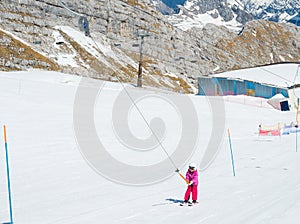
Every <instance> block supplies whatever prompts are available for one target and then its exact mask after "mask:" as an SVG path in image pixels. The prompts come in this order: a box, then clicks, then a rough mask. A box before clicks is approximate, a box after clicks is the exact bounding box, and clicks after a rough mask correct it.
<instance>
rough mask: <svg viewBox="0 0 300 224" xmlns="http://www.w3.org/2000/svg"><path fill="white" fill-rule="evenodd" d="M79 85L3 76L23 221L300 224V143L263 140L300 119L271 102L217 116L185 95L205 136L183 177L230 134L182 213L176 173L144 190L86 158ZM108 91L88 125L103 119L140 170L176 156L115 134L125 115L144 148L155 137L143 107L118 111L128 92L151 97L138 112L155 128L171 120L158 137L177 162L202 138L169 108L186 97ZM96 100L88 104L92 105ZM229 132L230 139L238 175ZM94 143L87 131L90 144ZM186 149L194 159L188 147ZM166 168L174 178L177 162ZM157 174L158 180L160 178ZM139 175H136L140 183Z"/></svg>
mask: <svg viewBox="0 0 300 224" xmlns="http://www.w3.org/2000/svg"><path fill="white" fill-rule="evenodd" d="M277 69H278V70H277V72H280V71H279V68H278V67H277ZM285 69H288V68H285ZM290 72H291V73H293V71H290ZM262 76H263V77H264V79H265V80H264V82H267V81H268V80H272V79H273V76H270V74H269V73H264V74H262ZM88 82H91V83H94V82H96V83H97V82H99V83H100V82H101V81H99V80H98V81H95V80H94V81H89V80H88ZM88 82H87V84H86V86H84V88H85V90H87V91H90V90H91V91H93V89H92V88H95V86H93V85H91V86H89V84H88ZM79 85H82V79H81V78H80V77H76V76H71V75H66V74H60V73H56V72H45V71H29V72H9V73H6V72H0V100H1V104H0V115H1V120H0V121H1V129H2V126H3V125H4V124H6V126H7V132H8V133H7V140H8V150H9V161H10V170H11V189H12V199H13V200H12V202H13V203H12V205H13V217H14V223H16V224H18V223H20V224H21V223H25V224H35V223H39V224H40V223H43V224H47V223H57V224H71V223H95V224H96V223H103V224H106V223H110V224H112V223H118V224H119V223H132V224H133V223H144V224H147V223H149V224H153V223H162V224H166V223H172V224H177V223H178V224H179V223H180V224H181V223H189V224H194V223H197V224H198V223H206V224H210V223H211V224H215V223H222V224H227V223H228V224H240V223H249V224H250V223H251V224H252V223H266V224H267V223H272V224H282V223H296V222H297V220H299V219H300V214H299V209H300V176H299V174H298V171H299V170H300V149H298V148H297V147H296V146H297V145H298V142H297V138H296V137H297V135H295V134H294V135H292V134H291V135H287V136H281V137H259V136H258V125H259V123H263V124H270V125H271V124H274V123H278V122H283V123H288V124H289V123H290V122H291V121H295V113H294V112H292V111H291V112H281V111H277V110H275V109H273V108H271V106H269V105H268V104H267V103H266V100H264V99H256V98H252V97H245V96H227V97H212V98H214V99H215V100H217V101H220V102H224V104H220V105H224V108H223V109H224V113H222V110H220V111H215V110H214V109H213V107H212V102H213V101H211V99H210V98H207V97H203V96H194V95H188V96H185V97H187V98H186V99H187V100H190V101H191V102H192V104H193V105H194V108H195V111H196V114H197V119H195V120H194V123H195V124H194V125H196V126H195V127H196V129H198V133H197V136H196V137H197V144H196V147H195V152H194V153H193V154H191V155H190V157H189V158H188V159H187V160H186V161H185V162H183V163H181V164H176V165H177V166H178V168H179V169H180V170H181V173H183V174H185V172H186V170H187V165H188V163H189V162H191V161H193V162H196V163H197V164H198V166H199V167H201V163H202V162H203V155H204V153H205V151H206V150H215V149H207V146H208V145H209V140H210V139H214V137H215V133H212V131H220V130H218V128H219V129H221V133H222V138H221V139H220V142H219V143H220V145H219V146H220V147H219V151H218V154H217V156H216V157H215V159H214V160H212V163H211V164H210V166H208V167H207V168H206V169H201V170H199V171H200V179H199V181H200V185H199V198H198V200H199V204H198V205H196V206H194V207H180V206H179V203H180V202H181V201H182V199H183V196H184V192H185V189H186V184H185V183H184V181H183V180H182V179H181V178H180V177H179V176H178V175H177V174H176V173H175V172H170V175H166V176H165V178H161V180H159V181H154V182H153V184H147V185H141V184H138V183H137V185H139V186H135V185H134V184H122V183H117V182H118V181H116V180H113V181H112V180H111V179H114V178H110V176H105V175H102V174H101V173H99V172H97V170H95V167H92V166H91V164H90V163H89V161H87V160H86V157H85V155H84V153H83V150H82V149H81V148H80V147H79V144H78V142H79V139H78V136H77V135H76V131H74V128H75V129H76V125H75V124H74V119H76V117H75V118H74V114H76V110H77V109H78V110H80V109H84V108H76V107H74V105H76V104H75V103H76V99H77V98H76V97H77V95H76V93H78V89H79V88H78V86H79ZM282 85H284V84H282ZM100 86H101V91H100V90H99V93H98V95H97V97H95V99H96V102H95V103H94V104H93V105H94V110H95V113H94V117H93V118H90V117H86V118H85V119H86V120H89V119H92V120H94V124H95V130H96V131H97V135H98V137H99V139H100V140H101V141H102V143H103V145H104V146H105V148H106V151H107V153H109V154H111V155H112V157H113V158H114V159H115V160H119V161H121V162H122V163H124V164H128V165H135V166H136V167H137V168H136V169H137V172H138V171H139V170H143V169H144V168H145V167H147V166H151V165H154V166H155V164H157V163H159V162H160V161H162V160H168V158H167V155H166V153H165V152H164V151H163V150H162V147H161V146H160V145H159V144H158V143H157V142H156V145H154V147H153V148H151V150H150V149H149V150H148V149H147V150H145V151H138V150H132V148H131V147H130V146H126V144H123V142H122V141H123V140H122V139H121V138H120V135H119V136H117V133H118V131H120V130H118V128H120V129H122V128H123V127H118V126H115V123H114V122H115V121H114V119H118V117H115V118H114V117H113V115H114V112H116V113H117V115H119V116H120V117H121V118H122V117H123V116H124V114H125V117H127V120H128V126H129V130H130V131H131V133H132V134H133V135H134V136H136V137H137V138H138V139H139V140H141V141H143V140H145V139H147V138H148V137H149V135H151V132H150V131H149V127H148V126H147V125H145V123H146V122H144V120H143V119H142V117H141V116H140V115H141V114H140V113H139V112H138V111H137V110H136V108H135V107H130V110H129V111H126V110H124V111H123V110H117V111H114V106H116V105H115V104H116V102H117V100H118V97H123V98H122V99H126V97H129V96H128V95H126V92H124V91H123V90H124V87H126V88H128V90H130V91H129V94H133V95H134V94H138V95H139V94H141V95H143V94H145V95H143V97H141V98H140V99H138V100H137V102H136V105H137V106H138V108H139V110H140V112H141V113H142V114H143V115H144V118H145V120H146V121H148V122H149V123H150V127H153V128H155V127H157V126H155V123H156V122H161V121H162V120H163V121H164V126H163V127H164V128H165V130H166V132H165V133H164V134H162V135H159V136H162V138H161V144H162V145H163V146H164V148H165V150H166V152H167V153H169V154H170V155H172V153H173V152H174V149H175V148H176V144H178V142H179V138H180V137H182V135H186V134H188V135H191V136H192V135H193V133H195V132H196V129H195V128H194V126H192V125H191V127H193V128H190V129H189V130H188V131H186V132H184V133H182V130H183V124H181V123H180V122H181V121H183V120H184V119H185V118H183V117H182V116H183V115H185V114H180V110H176V109H174V105H173V104H172V102H171V101H170V100H168V99H169V97H174V99H175V101H176V99H179V98H181V97H183V96H182V95H179V94H175V93H162V92H160V91H159V90H154V89H151V90H149V89H146V88H142V89H136V88H134V87H133V86H132V85H129V84H121V83H110V82H103V83H102V82H101V85H100ZM120 94H123V95H121V96H120ZM133 95H131V96H133ZM89 100H90V99H89V98H86V101H87V102H88V101H89ZM127 100H128V101H130V99H127ZM125 101H126V100H125ZM249 102H252V103H249ZM84 106H85V105H83V107H84ZM186 113H189V111H187V112H186ZM214 117H218V118H219V117H223V118H224V120H222V119H221V120H220V121H221V122H224V124H223V126H224V129H222V124H221V123H220V124H219V123H214ZM155 118H159V120H157V119H155ZM150 121H151V122H150ZM152 121H153V123H152ZM120 122H121V121H120ZM82 128H85V127H82ZM227 129H229V130H230V133H231V141H232V149H233V155H234V161H235V171H236V176H235V177H234V176H233V172H232V163H231V159H230V150H229V149H230V148H229V141H228V140H229V139H228V135H227ZM158 131H159V130H158ZM89 135H90V133H86V136H87V140H88V138H89ZM1 136H3V134H2V131H1ZM81 140H82V139H81ZM125 140H126V139H125ZM145 144H146V143H145ZM147 144H148V143H147ZM0 145H3V147H0V211H1V213H0V223H5V222H8V221H9V208H8V197H7V181H6V170H5V151H4V142H3V137H1V140H0ZM185 147H186V148H185V149H184V150H186V151H187V152H189V150H190V149H189V148H188V147H189V145H188V144H187V145H185ZM99 165H100V166H103V167H104V166H105V167H108V168H109V169H110V171H111V176H112V177H113V176H114V175H115V174H119V175H130V173H128V172H130V171H127V170H118V169H117V167H114V166H111V164H110V161H104V162H103V164H99ZM166 169H167V170H175V169H174V167H173V166H172V163H171V162H170V163H169V167H166ZM153 170H156V169H155V167H154V169H153ZM160 172H161V173H164V170H161V171H160ZM143 175H144V176H145V175H146V174H145V173H142V172H140V176H143ZM156 175H157V173H156V172H154V173H153V176H156ZM140 176H136V179H137V181H138V180H139V179H140Z"/></svg>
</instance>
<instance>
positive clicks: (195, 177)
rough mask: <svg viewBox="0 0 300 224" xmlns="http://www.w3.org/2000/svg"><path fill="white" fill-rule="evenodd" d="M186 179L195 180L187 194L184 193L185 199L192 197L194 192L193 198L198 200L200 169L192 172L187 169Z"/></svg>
mask: <svg viewBox="0 0 300 224" xmlns="http://www.w3.org/2000/svg"><path fill="white" fill-rule="evenodd" d="M186 179H187V180H188V181H193V184H192V185H189V186H188V188H187V190H186V192H185V195H184V200H185V201H188V200H189V198H190V194H191V193H192V200H193V201H197V198H198V171H197V170H195V171H194V172H191V171H190V170H188V171H187V173H186Z"/></svg>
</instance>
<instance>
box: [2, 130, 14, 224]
mask: <svg viewBox="0 0 300 224" xmlns="http://www.w3.org/2000/svg"><path fill="white" fill-rule="evenodd" d="M3 127H4V144H5V154H6V172H7V185H8V199H9V215H10V224H13V223H14V222H13V214H12V197H11V187H10V173H9V163H8V147H7V138H6V126H5V125H4V126H3Z"/></svg>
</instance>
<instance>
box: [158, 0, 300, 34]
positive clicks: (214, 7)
mask: <svg viewBox="0 0 300 224" xmlns="http://www.w3.org/2000/svg"><path fill="white" fill-rule="evenodd" d="M157 1H162V2H163V3H164V4H165V5H167V6H168V7H169V8H170V10H173V16H172V17H170V18H169V19H170V20H171V21H172V22H173V23H174V24H177V25H178V26H180V27H181V28H183V29H186V28H185V27H194V26H198V27H203V26H204V25H205V24H207V23H215V24H216V23H217V24H219V25H225V26H227V27H230V28H232V27H242V26H243V25H244V24H245V23H246V22H249V21H251V20H261V19H263V20H268V21H274V22H291V23H294V24H296V25H300V18H299V12H300V2H299V1H298V0H260V1H257V0H210V1H204V0H185V1H170V0H157ZM157 8H158V10H159V11H161V12H162V13H164V12H165V11H166V10H164V11H162V10H161V9H160V8H159V5H157ZM170 10H169V11H170ZM168 14H170V13H168ZM187 19H188V20H189V21H190V24H191V25H190V26H187V25H186V20H187ZM182 24H183V25H182Z"/></svg>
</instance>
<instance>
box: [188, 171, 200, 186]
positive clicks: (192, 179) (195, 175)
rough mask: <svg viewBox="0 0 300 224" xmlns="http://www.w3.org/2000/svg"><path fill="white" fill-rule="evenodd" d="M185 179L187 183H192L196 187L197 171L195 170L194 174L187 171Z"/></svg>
mask: <svg viewBox="0 0 300 224" xmlns="http://www.w3.org/2000/svg"><path fill="white" fill-rule="evenodd" d="M186 179H187V180H188V181H193V185H195V186H197V185H198V170H195V171H194V172H191V171H189V170H188V171H187V172H186Z"/></svg>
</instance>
